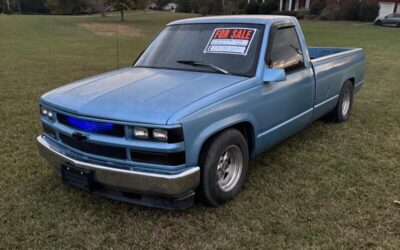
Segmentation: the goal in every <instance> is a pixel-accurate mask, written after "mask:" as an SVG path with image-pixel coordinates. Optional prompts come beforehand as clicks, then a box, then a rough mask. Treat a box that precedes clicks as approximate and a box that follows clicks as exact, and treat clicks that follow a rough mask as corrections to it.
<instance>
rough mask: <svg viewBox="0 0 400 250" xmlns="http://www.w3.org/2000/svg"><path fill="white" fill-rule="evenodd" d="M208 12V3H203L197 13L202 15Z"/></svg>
mask: <svg viewBox="0 0 400 250" xmlns="http://www.w3.org/2000/svg"><path fill="white" fill-rule="evenodd" d="M209 12H210V8H209V7H208V5H203V6H201V7H200V8H199V14H200V15H202V16H206V15H208V13H209Z"/></svg>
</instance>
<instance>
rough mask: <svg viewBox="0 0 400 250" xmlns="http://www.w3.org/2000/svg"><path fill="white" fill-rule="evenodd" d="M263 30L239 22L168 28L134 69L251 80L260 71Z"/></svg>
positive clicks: (142, 56) (184, 25) (256, 26)
mask: <svg viewBox="0 0 400 250" xmlns="http://www.w3.org/2000/svg"><path fill="white" fill-rule="evenodd" d="M263 30H264V26H263V25H258V24H237V23H235V24H222V23H218V24H217V23H215V24H182V25H171V26H167V27H165V29H164V30H163V31H161V32H160V34H159V35H158V36H157V37H156V38H155V39H154V40H153V42H152V43H151V44H150V45H149V46H148V47H147V49H146V50H145V51H144V52H143V54H142V55H141V56H140V58H139V59H138V60H137V61H136V63H135V65H134V66H135V67H150V68H163V69H176V70H192V71H201V72H211V73H221V72H224V71H226V72H229V74H232V75H240V76H248V77H251V76H254V74H255V71H256V67H257V63H258V58H259V50H260V46H261V40H262V34H263ZM182 61H184V63H182ZM185 61H186V62H185ZM193 62H194V63H193ZM206 64H208V65H206ZM216 67H217V68H218V69H222V70H223V71H221V70H216Z"/></svg>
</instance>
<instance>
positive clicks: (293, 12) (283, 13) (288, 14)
mask: <svg viewBox="0 0 400 250" xmlns="http://www.w3.org/2000/svg"><path fill="white" fill-rule="evenodd" d="M272 14H274V15H284V16H294V17H297V14H298V12H297V11H295V10H291V11H287V10H284V11H274V12H272Z"/></svg>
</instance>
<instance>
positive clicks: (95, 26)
mask: <svg viewBox="0 0 400 250" xmlns="http://www.w3.org/2000/svg"><path fill="white" fill-rule="evenodd" d="M80 26H81V27H83V28H85V29H88V30H90V31H92V32H94V33H96V34H97V35H99V36H116V35H117V25H116V24H107V23H83V24H80ZM118 34H119V35H120V36H130V37H141V36H143V35H144V34H143V32H142V31H141V30H140V29H138V28H135V27H131V26H127V25H121V24H120V25H118Z"/></svg>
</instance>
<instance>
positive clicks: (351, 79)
mask: <svg viewBox="0 0 400 250" xmlns="http://www.w3.org/2000/svg"><path fill="white" fill-rule="evenodd" d="M347 81H350V82H351V84H353V88H354V83H355V81H356V79H354V77H352V78H349V79H347Z"/></svg>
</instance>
